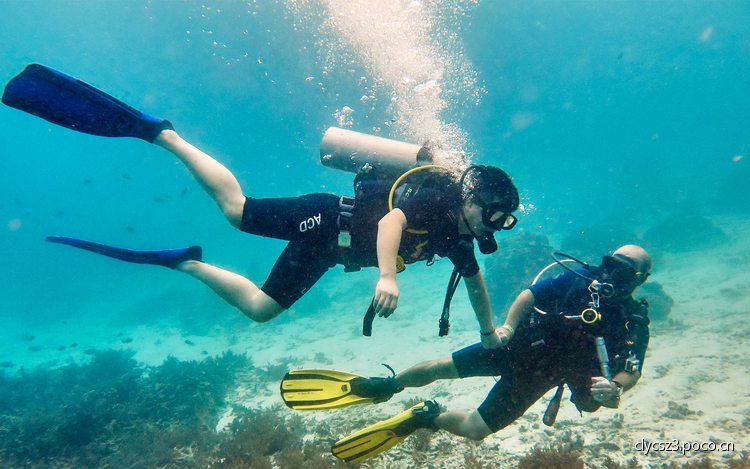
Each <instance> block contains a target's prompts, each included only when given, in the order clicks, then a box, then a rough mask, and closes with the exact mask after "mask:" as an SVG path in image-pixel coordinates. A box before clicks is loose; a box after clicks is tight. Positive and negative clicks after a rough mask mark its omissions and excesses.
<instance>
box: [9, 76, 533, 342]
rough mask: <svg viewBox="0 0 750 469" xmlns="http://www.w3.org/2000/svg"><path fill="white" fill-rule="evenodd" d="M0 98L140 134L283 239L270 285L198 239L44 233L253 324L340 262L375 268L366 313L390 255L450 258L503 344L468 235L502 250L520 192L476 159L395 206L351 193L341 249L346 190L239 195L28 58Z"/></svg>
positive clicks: (379, 299) (160, 127)
mask: <svg viewBox="0 0 750 469" xmlns="http://www.w3.org/2000/svg"><path fill="white" fill-rule="evenodd" d="M3 102H4V103H6V104H8V105H10V106H13V107H16V108H18V109H21V110H23V111H25V112H29V113H31V114H34V115H37V116H39V117H42V118H44V119H47V120H49V121H50V122H53V123H56V124H58V125H62V126H65V127H68V128H71V129H74V130H77V131H81V132H86V133H91V134H95V135H102V136H109V137H122V136H130V137H136V138H141V139H143V140H146V141H148V142H150V143H153V144H155V145H158V146H160V147H162V148H164V149H166V150H167V151H169V152H171V153H172V154H173V155H175V156H176V157H177V158H178V159H179V160H180V161H181V162H182V163H184V164H185V166H186V167H187V168H188V170H189V171H190V172H191V173H192V175H193V177H194V178H195V180H196V181H197V182H198V183H199V184H200V185H201V187H202V188H203V189H204V190H205V191H206V193H207V194H208V195H209V196H210V197H211V198H212V199H213V200H214V201H215V203H216V204H217V205H218V207H219V208H220V209H221V211H222V212H223V214H224V216H225V217H226V218H227V220H228V221H229V223H230V224H231V225H232V226H233V227H235V228H237V229H239V230H241V231H244V232H247V233H251V234H255V235H259V236H265V237H271V238H276V239H281V240H285V241H288V244H287V246H286V248H285V249H284V251H283V252H282V253H281V255H280V257H279V259H278V260H277V261H276V263H275V265H274V266H273V268H272V270H271V273H270V275H269V277H268V279H267V280H266V282H265V283H264V284H263V285H262V286H260V287H258V286H257V285H255V284H254V283H253V282H251V281H250V280H249V279H247V278H245V277H243V276H241V275H239V274H236V273H233V272H229V271H227V270H224V269H221V268H219V267H217V266H214V265H211V264H208V263H206V262H203V261H202V251H201V249H200V247H198V246H193V247H190V248H182V249H174V250H164V251H131V250H127V249H122V248H117V247H113V246H106V245H102V244H98V243H92V242H89V241H83V240H78V239H74V238H67V237H56V236H55V237H49V238H48V241H51V242H56V243H61V244H68V245H72V246H75V247H79V248H82V249H87V250H90V251H94V252H97V253H100V254H103V255H107V256H110V257H114V258H117V259H120V260H124V261H129V262H136V263H145V264H156V265H161V266H165V267H169V268H172V269H174V270H177V271H180V272H184V273H186V274H188V275H190V276H192V277H194V278H196V279H198V280H200V281H201V282H203V283H204V284H205V285H207V286H208V287H209V288H211V289H212V290H213V291H214V292H216V293H217V294H218V295H219V296H220V297H221V298H223V299H224V300H225V301H226V302H227V303H229V304H230V305H232V306H234V307H236V308H237V309H239V310H240V311H241V312H242V313H244V314H245V315H246V316H247V317H248V318H250V319H252V320H253V321H257V322H265V321H269V320H271V319H273V318H274V317H276V316H278V315H279V314H281V313H282V312H283V311H285V310H286V309H288V308H290V307H291V306H292V305H293V304H294V303H295V302H296V301H297V300H299V299H300V298H301V297H302V296H303V295H304V294H305V293H306V292H307V291H308V290H309V289H310V288H311V287H312V286H313V285H314V284H315V283H316V282H317V281H318V279H320V278H321V276H322V275H323V274H324V273H325V272H326V271H327V270H328V269H329V268H331V267H333V266H335V265H337V264H342V265H344V266H345V267H351V269H349V270H357V269H358V268H360V267H372V266H377V267H378V268H379V270H380V280H379V281H378V282H377V285H376V287H375V294H374V298H373V303H372V307H371V309H372V310H373V312H374V313H375V314H378V315H380V316H382V317H388V316H389V315H391V314H392V313H393V311H394V310H395V309H396V307H397V305H398V300H399V289H398V285H397V282H396V273H397V270H399V268H398V266H397V261H398V260H399V259H402V260H403V261H404V262H405V263H411V262H416V261H421V260H427V261H428V262H431V261H432V260H433V259H434V258H435V256H436V255H437V256H441V257H448V258H449V259H450V260H451V261H452V263H453V264H454V266H455V270H456V271H457V273H458V274H460V275H461V276H463V278H464V281H465V284H466V288H467V290H468V294H469V298H470V301H471V305H472V307H473V309H474V312H475V314H476V317H477V320H478V322H479V327H480V332H481V340H482V343H483V344H484V346H485V347H487V348H493V347H497V346H499V345H500V344H501V341H502V336H501V335H500V334H498V332H497V331H496V329H495V327H494V325H493V322H492V313H491V308H490V301H489V296H488V293H487V288H486V286H485V282H484V279H483V277H482V273H481V271H480V268H479V264H478V263H477V259H476V257H475V255H474V239H477V241H478V243H479V247H480V250H481V251H482V252H483V253H490V252H493V251H494V250H496V249H497V243H496V241H495V239H494V233H495V232H496V231H500V230H509V229H511V228H513V226H514V225H515V223H516V221H517V219H516V218H515V216H514V215H513V214H512V212H514V211H515V210H516V209H517V208H518V205H519V197H518V191H517V189H516V187H515V185H514V184H513V182H512V180H511V178H510V177H509V176H508V175H507V174H506V173H505V172H503V171H502V170H501V169H499V168H496V167H492V166H471V167H469V168H468V169H467V170H466V171H464V172H463V174H462V175H461V176H460V178H459V177H457V175H455V174H454V175H452V176H449V177H447V179H446V178H445V177H443V176H436V179H437V180H439V181H442V182H437V183H434V184H424V185H421V186H417V187H414V188H412V190H410V191H409V194H408V197H401V200H400V202H399V203H397V204H396V207H395V208H394V209H393V210H391V211H387V210H385V211H384V212H383V213H375V214H373V213H365V210H363V209H362V208H360V207H358V206H357V201H356V199H355V203H354V208H353V209H352V210H351V211H350V212H349V215H353V216H351V223H353V226H351V229H350V233H347V234H348V235H350V236H351V238H350V239H347V240H346V244H349V245H348V246H342V243H341V239H340V236H341V234H342V233H341V228H340V226H339V225H340V218H341V215H342V202H343V199H342V198H341V197H339V196H337V195H333V194H323V193H314V194H307V195H303V196H299V197H289V198H272V199H258V198H253V197H246V196H245V195H244V194H243V192H242V189H241V187H240V185H239V182H238V181H237V179H236V178H235V177H234V175H233V174H232V173H231V172H230V171H229V170H228V169H227V168H226V167H224V166H223V165H222V164H221V163H219V162H218V161H216V160H215V159H214V158H212V157H211V156H209V155H207V154H206V153H204V152H202V151H201V150H199V149H198V148H196V147H194V146H193V145H191V144H189V143H188V142H186V141H185V140H183V139H182V138H181V137H180V136H179V135H178V134H177V132H175V131H174V130H173V127H172V125H171V124H170V123H169V121H166V120H164V119H161V118H158V117H155V116H150V115H148V114H145V113H142V112H140V111H138V110H135V109H133V108H132V107H130V106H128V105H126V104H124V103H122V102H121V101H119V100H117V99H115V98H113V97H112V96H109V95H107V94H106V93H104V92H102V91H100V90H98V89H96V88H93V87H91V86H90V85H87V84H85V83H83V82H81V81H79V80H77V79H75V78H73V77H71V76H69V75H65V74H63V73H61V72H58V71H56V70H52V69H50V68H48V67H45V66H43V65H39V64H32V65H29V66H28V67H27V68H26V69H25V70H24V71H23V72H21V73H20V74H19V75H18V76H16V77H15V78H14V79H13V80H11V81H10V82H9V83H8V85H7V86H6V88H5V91H4V94H3ZM441 178H442V179H441ZM428 179H429V178H428ZM433 179H434V178H433ZM358 211H359V213H358ZM373 216H376V217H375V218H373Z"/></svg>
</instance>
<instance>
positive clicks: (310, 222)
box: [299, 214, 321, 233]
mask: <svg viewBox="0 0 750 469" xmlns="http://www.w3.org/2000/svg"><path fill="white" fill-rule="evenodd" d="M320 220H321V216H320V214H317V215H313V216H312V217H310V218H308V219H307V220H302V223H300V224H299V231H300V233H304V232H305V231H307V230H312V229H313V228H315V225H320Z"/></svg>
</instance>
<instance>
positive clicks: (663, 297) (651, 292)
mask: <svg viewBox="0 0 750 469" xmlns="http://www.w3.org/2000/svg"><path fill="white" fill-rule="evenodd" d="M637 296H641V297H643V298H646V300H647V301H648V305H649V308H648V317H649V318H651V319H652V320H657V321H658V320H660V319H665V318H666V317H667V316H669V313H670V312H671V311H672V306H674V300H673V299H672V297H671V296H669V295H668V294H667V293H666V292H665V291H664V287H662V285H661V284H660V283H659V282H646V283H645V284H643V285H642V286H641V287H640V288H639V289H638V291H636V297H637Z"/></svg>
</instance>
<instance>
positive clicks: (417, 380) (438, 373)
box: [396, 357, 459, 388]
mask: <svg viewBox="0 0 750 469" xmlns="http://www.w3.org/2000/svg"><path fill="white" fill-rule="evenodd" d="M458 377H459V376H458V370H456V366H455V365H454V364H453V357H444V358H439V359H437V360H430V361H426V362H422V363H418V364H416V365H414V366H412V367H411V368H409V369H408V370H406V371H403V372H401V373H399V374H397V375H396V384H397V385H398V387H399V388H419V387H422V386H427V385H428V384H430V383H432V382H433V381H437V380H439V379H456V378H458Z"/></svg>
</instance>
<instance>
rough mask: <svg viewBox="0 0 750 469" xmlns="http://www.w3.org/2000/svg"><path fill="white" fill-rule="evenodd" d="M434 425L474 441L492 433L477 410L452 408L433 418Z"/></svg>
mask: <svg viewBox="0 0 750 469" xmlns="http://www.w3.org/2000/svg"><path fill="white" fill-rule="evenodd" d="M435 425H437V426H438V427H440V428H441V429H443V430H445V431H447V432H450V433H453V434H454V435H458V436H463V437H466V438H469V439H472V440H476V441H480V440H483V439H485V438H486V437H487V436H488V435H491V434H492V430H490V427H488V426H487V424H486V423H484V419H483V418H482V416H481V415H479V411H478V410H475V411H473V412H467V411H465V410H452V411H450V412H446V413H444V414H440V415H438V416H437V417H436V418H435Z"/></svg>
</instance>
